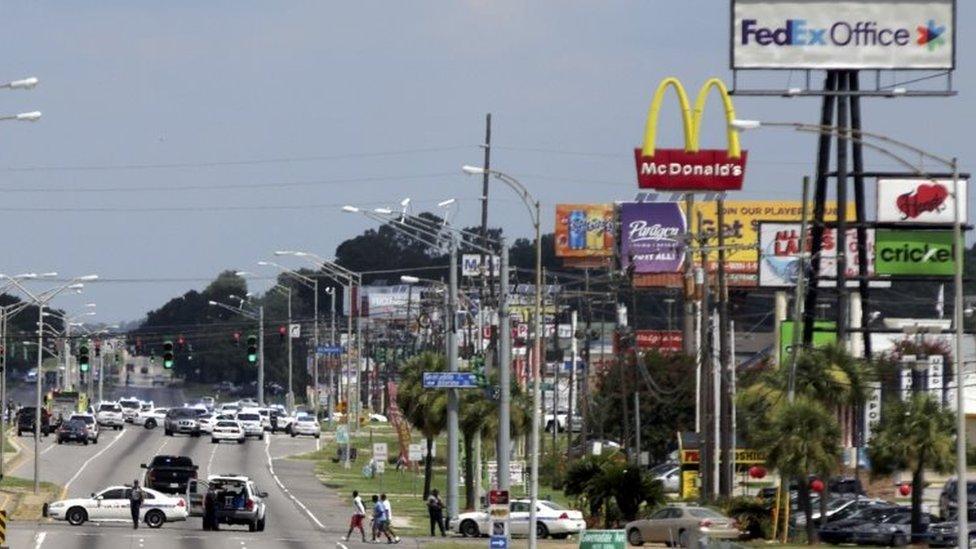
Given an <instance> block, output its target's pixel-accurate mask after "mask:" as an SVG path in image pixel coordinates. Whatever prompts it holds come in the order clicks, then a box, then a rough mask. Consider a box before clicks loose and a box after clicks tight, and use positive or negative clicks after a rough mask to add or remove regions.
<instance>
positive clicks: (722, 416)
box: [717, 198, 735, 498]
mask: <svg viewBox="0 0 976 549" xmlns="http://www.w3.org/2000/svg"><path fill="white" fill-rule="evenodd" d="M717 207H718V212H717V213H718V321H719V325H718V331H719V339H718V349H719V352H718V361H719V372H720V374H719V380H720V382H719V387H718V390H719V421H720V422H721V429H720V431H719V433H720V436H721V440H720V441H719V443H720V448H721V450H720V454H721V457H720V461H721V467H720V468H719V479H718V481H719V482H718V484H719V494H720V495H721V496H722V497H723V498H727V497H729V496H731V495H732V483H733V481H734V479H735V473H734V471H735V464H734V463H733V462H732V445H733V441H732V398H733V395H732V383H731V381H732V374H731V369H732V365H731V362H732V361H731V360H730V358H731V357H730V356H729V354H730V347H731V344H730V341H729V339H730V337H729V287H728V281H727V280H726V273H725V199H723V198H719V199H718V204H717Z"/></svg>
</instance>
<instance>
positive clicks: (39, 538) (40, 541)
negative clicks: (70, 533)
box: [34, 532, 47, 549]
mask: <svg viewBox="0 0 976 549" xmlns="http://www.w3.org/2000/svg"><path fill="white" fill-rule="evenodd" d="M46 537H47V532H38V533H37V534H35V535H34V549H41V546H42V545H44V538H46Z"/></svg>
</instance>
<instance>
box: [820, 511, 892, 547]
mask: <svg viewBox="0 0 976 549" xmlns="http://www.w3.org/2000/svg"><path fill="white" fill-rule="evenodd" d="M905 513H911V509H909V508H908V507H900V506H897V505H893V504H889V505H876V506H873V507H868V508H867V509H862V510H860V511H858V512H856V513H853V514H851V515H850V516H849V517H847V518H845V519H841V520H833V521H828V522H827V524H824V525H823V526H822V527H820V528H819V529H818V530H817V537H819V538H820V541H821V542H822V543H829V544H840V543H851V542H852V541H854V529H855V528H857V527H858V526H860V525H862V524H871V523H877V522H881V521H882V520H885V519H886V518H888V517H890V516H894V515H899V514H905Z"/></svg>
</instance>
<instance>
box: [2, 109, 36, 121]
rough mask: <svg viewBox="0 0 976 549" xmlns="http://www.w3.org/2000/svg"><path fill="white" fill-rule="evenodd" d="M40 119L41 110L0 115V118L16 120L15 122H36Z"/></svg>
mask: <svg viewBox="0 0 976 549" xmlns="http://www.w3.org/2000/svg"><path fill="white" fill-rule="evenodd" d="M40 119H41V111H31V112H22V113H20V114H10V115H7V116H0V120H16V121H17V122H37V121H38V120H40Z"/></svg>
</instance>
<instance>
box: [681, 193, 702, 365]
mask: <svg viewBox="0 0 976 549" xmlns="http://www.w3.org/2000/svg"><path fill="white" fill-rule="evenodd" d="M685 211H686V212H688V213H687V214H685V215H687V217H688V223H687V225H688V233H689V234H688V241H687V246H688V248H689V249H688V250H687V251H686V252H685V323H684V330H683V333H682V334H681V335H682V336H683V337H684V347H685V354H686V355H688V356H694V354H695V353H696V352H698V348H697V346H696V345H695V273H694V271H695V254H694V242H695V233H694V231H693V230H692V226H693V225H694V224H693V222H692V217H693V216H694V213H693V212H694V211H695V194H694V193H686V194H685Z"/></svg>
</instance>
